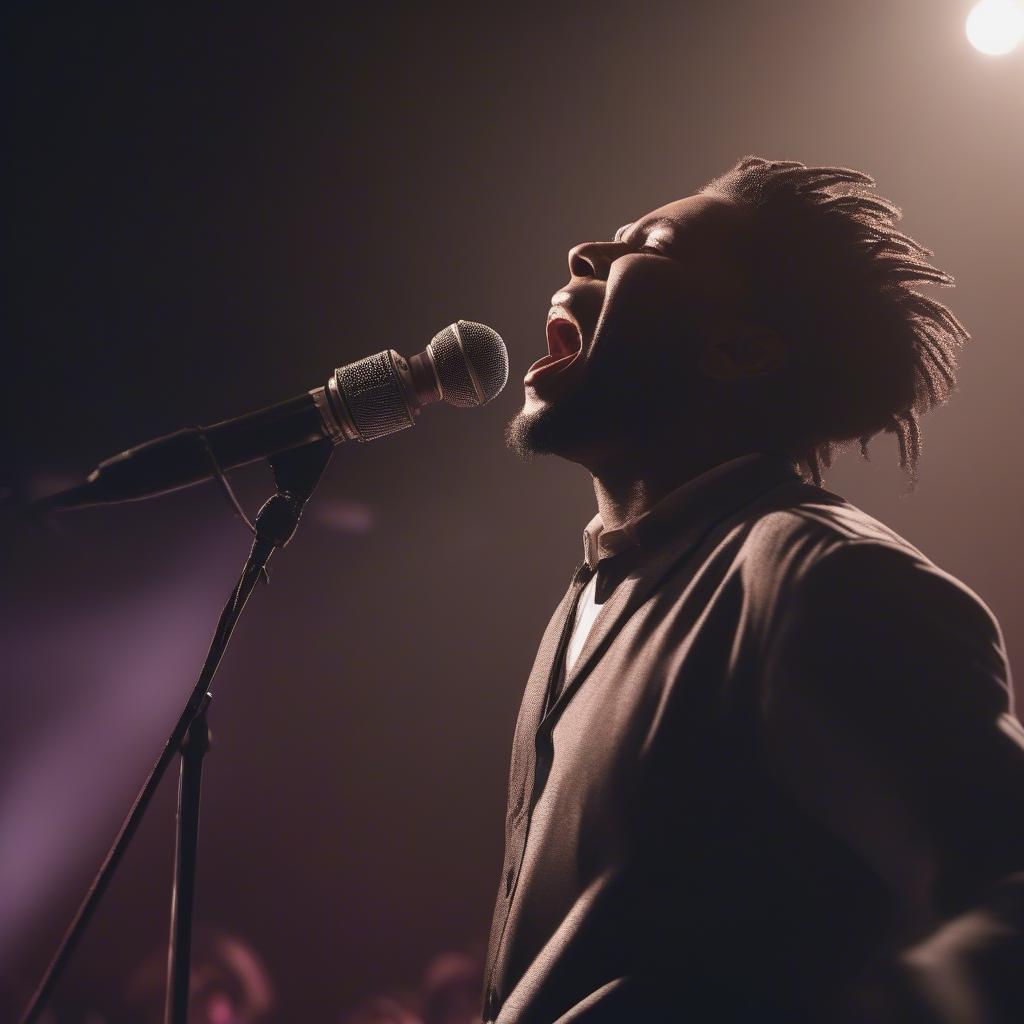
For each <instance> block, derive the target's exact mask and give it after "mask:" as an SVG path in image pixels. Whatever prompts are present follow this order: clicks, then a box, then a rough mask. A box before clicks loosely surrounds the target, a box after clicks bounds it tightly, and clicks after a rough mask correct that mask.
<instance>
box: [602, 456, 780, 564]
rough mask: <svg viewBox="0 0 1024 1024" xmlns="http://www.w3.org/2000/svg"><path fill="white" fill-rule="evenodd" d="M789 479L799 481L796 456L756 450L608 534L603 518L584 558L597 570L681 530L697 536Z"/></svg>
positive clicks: (707, 472)
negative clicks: (603, 563)
mask: <svg viewBox="0 0 1024 1024" xmlns="http://www.w3.org/2000/svg"><path fill="white" fill-rule="evenodd" d="M787 478H789V479H799V472H798V470H797V468H796V464H795V461H794V460H793V458H792V457H791V456H788V455H784V454H782V453H778V452H751V453H750V454H748V455H740V456H739V457H737V458H735V459H729V460H728V461H727V462H720V463H719V464H718V465H717V466H712V467H711V469H708V470H705V471H704V472H703V473H700V474H699V475H698V476H695V477H691V479H689V480H687V481H686V482H685V483H684V484H682V485H680V486H679V487H677V488H676V489H675V490H673V491H670V492H669V493H668V494H666V495H665V497H663V498H662V499H661V500H660V501H658V502H656V503H655V504H654V505H653V506H652V507H651V508H650V509H648V510H647V511H646V512H644V513H643V514H642V515H639V516H636V517H634V518H633V519H630V520H628V521H627V522H626V523H624V524H623V525H622V526H621V527H619V528H618V529H615V530H606V529H605V527H604V523H603V522H602V520H601V516H600V514H598V515H596V516H594V518H593V519H591V520H590V522H589V523H588V524H587V526H586V528H585V529H584V531H583V559H584V561H585V562H586V564H587V566H588V567H589V568H590V569H596V568H597V564H598V562H600V561H601V560H602V559H604V558H610V557H611V556H613V555H618V554H621V553H622V552H623V551H626V550H627V549H628V548H631V547H640V548H647V547H651V548H653V547H656V546H657V545H658V544H659V543H660V542H661V541H662V540H663V539H668V538H671V537H673V536H675V535H677V534H679V533H680V532H683V531H685V532H686V533H688V534H693V535H697V534H699V533H701V532H702V531H703V530H704V529H706V528H707V527H710V526H711V525H712V524H713V523H714V522H715V521H717V520H718V519H721V518H723V517H724V516H726V515H728V514H729V513H730V512H731V511H733V509H735V508H738V507H739V506H740V505H742V504H744V502H745V501H746V500H748V499H752V498H753V497H755V496H756V495H757V494H758V493H760V492H761V491H763V490H765V489H767V488H768V487H770V486H772V485H773V484H777V483H781V482H783V481H784V480H786V479H787Z"/></svg>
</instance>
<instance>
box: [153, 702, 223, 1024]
mask: <svg viewBox="0 0 1024 1024" xmlns="http://www.w3.org/2000/svg"><path fill="white" fill-rule="evenodd" d="M210 697H211V694H209V693H207V694H206V697H205V699H204V700H203V704H202V707H201V708H200V709H199V713H198V714H197V715H196V717H195V718H194V719H193V721H192V724H191V725H190V726H189V729H188V732H187V733H186V734H185V741H184V742H183V743H182V745H181V776H180V778H179V781H178V830H177V831H178V836H177V838H178V842H177V848H176V851H175V856H174V888H173V890H172V892H171V939H170V944H169V945H168V951H167V1002H166V1004H165V1007H164V1024H187V1022H188V998H189V979H190V974H191V959H192V908H193V906H194V905H195V889H196V852H197V845H198V840H199V794H200V790H201V788H202V782H203V756H204V755H205V754H206V751H207V750H209V748H210V729H209V726H208V725H207V722H206V709H207V707H208V706H209V703H210Z"/></svg>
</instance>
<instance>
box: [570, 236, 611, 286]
mask: <svg viewBox="0 0 1024 1024" xmlns="http://www.w3.org/2000/svg"><path fill="white" fill-rule="evenodd" d="M621 249H622V245H621V244H620V243H618V242H581V243H580V244H579V245H576V246H573V248H571V249H570V250H569V273H570V274H572V276H573V277H597V278H600V279H602V280H604V278H606V277H607V276H608V268H609V267H610V266H611V264H612V260H613V259H615V256H616V255H617V254H618V253H619V252H620V251H621Z"/></svg>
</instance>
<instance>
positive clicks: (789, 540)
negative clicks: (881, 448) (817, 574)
mask: <svg viewBox="0 0 1024 1024" xmlns="http://www.w3.org/2000/svg"><path fill="white" fill-rule="evenodd" d="M750 512H751V514H750V516H749V517H748V519H747V521H746V523H745V524H744V525H745V538H744V544H743V557H744V560H745V561H749V562H751V563H752V565H753V566H755V567H756V570H757V571H759V572H765V571H771V570H775V571H781V572H785V573H787V574H797V575H799V574H800V573H801V572H802V571H804V570H806V569H808V568H809V567H810V566H812V565H814V564H815V563H817V562H819V561H820V560H822V559H823V558H826V557H828V556H830V555H832V554H834V553H836V552H838V551H841V550H846V549H849V548H851V547H853V546H855V545H856V546H857V547H858V548H863V547H864V546H868V547H882V548H884V549H886V550H887V551H892V552H894V553H897V554H898V555H902V556H903V557H904V558H905V559H908V560H911V561H917V562H921V563H924V564H927V565H932V564H933V563H932V562H931V561H930V559H928V558H927V556H925V555H924V554H923V553H922V552H921V551H920V550H918V548H916V547H915V546H914V545H913V544H911V543H910V541H909V540H907V539H906V538H905V537H903V536H902V535H900V534H899V533H897V532H896V531H895V530H894V529H892V528H891V527H889V526H887V525H886V524H885V523H883V522H882V521H881V520H879V519H876V518H875V517H874V516H872V515H869V514H868V513H867V512H865V511H864V510H863V509H860V508H858V507H857V506H856V505H854V504H852V503H851V502H849V501H847V500H846V498H844V497H842V496H841V495H838V494H833V493H832V492H831V491H827V490H825V489H824V488H823V487H815V486H813V485H812V484H805V483H794V484H793V485H790V486H785V487H782V488H779V489H778V490H777V491H776V492H774V493H773V494H772V495H770V496H769V500H767V501H766V502H763V503H759V504H758V505H756V506H755V507H754V508H752V509H751V510H750Z"/></svg>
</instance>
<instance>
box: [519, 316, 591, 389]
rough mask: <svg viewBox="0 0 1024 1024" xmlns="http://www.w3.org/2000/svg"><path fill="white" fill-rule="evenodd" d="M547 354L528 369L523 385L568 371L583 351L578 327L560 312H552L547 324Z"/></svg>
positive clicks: (581, 335) (581, 337)
mask: <svg viewBox="0 0 1024 1024" xmlns="http://www.w3.org/2000/svg"><path fill="white" fill-rule="evenodd" d="M547 338H548V354H547V355H546V356H544V357H543V358H541V359H538V360H537V362H535V363H534V364H533V366H531V367H530V369H529V370H528V371H527V373H526V378H525V383H527V384H534V383H536V382H537V381H538V380H540V379H541V378H542V377H548V376H554V375H556V374H559V373H561V372H562V371H564V370H566V369H568V367H569V366H570V365H571V364H572V363H574V362H575V361H576V357H577V356H578V355H579V354H580V352H581V351H582V349H583V334H582V332H581V331H580V328H579V325H578V324H577V323H576V322H575V321H574V320H570V319H569V318H568V317H566V316H565V315H563V314H562V313H561V311H558V310H552V315H551V316H550V317H549V318H548V324H547Z"/></svg>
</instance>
